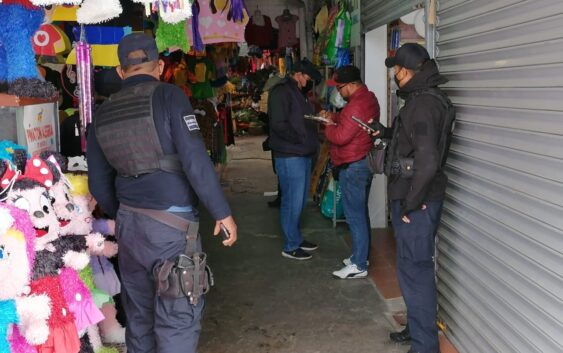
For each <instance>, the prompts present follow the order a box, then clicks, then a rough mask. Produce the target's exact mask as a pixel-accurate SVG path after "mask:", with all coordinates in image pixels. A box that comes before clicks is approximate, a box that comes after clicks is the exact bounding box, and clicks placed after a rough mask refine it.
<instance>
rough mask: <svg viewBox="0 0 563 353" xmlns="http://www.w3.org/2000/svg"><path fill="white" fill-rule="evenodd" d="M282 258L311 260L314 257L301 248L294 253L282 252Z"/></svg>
mask: <svg viewBox="0 0 563 353" xmlns="http://www.w3.org/2000/svg"><path fill="white" fill-rule="evenodd" d="M282 256H283V257H287V258H288V259H293V260H309V259H310V258H312V257H313V256H311V254H309V253H308V252H305V251H303V249H301V248H297V249H295V250H293V251H282Z"/></svg>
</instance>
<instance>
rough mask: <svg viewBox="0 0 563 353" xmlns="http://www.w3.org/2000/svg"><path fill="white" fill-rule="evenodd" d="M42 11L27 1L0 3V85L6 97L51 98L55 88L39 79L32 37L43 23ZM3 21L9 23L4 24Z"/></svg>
mask: <svg viewBox="0 0 563 353" xmlns="http://www.w3.org/2000/svg"><path fill="white" fill-rule="evenodd" d="M43 16H44V11H43V9H41V8H39V7H37V6H35V5H33V4H32V3H31V2H30V1H29V0H3V1H2V2H1V3H0V18H2V19H4V20H3V21H1V22H0V43H2V46H0V83H5V84H7V85H8V93H9V94H13V95H17V96H23V97H40V98H51V97H54V96H55V95H56V94H57V90H56V88H55V87H54V86H53V85H52V84H50V83H48V82H45V81H43V80H42V79H41V76H40V75H39V71H38V70H37V65H36V62H35V55H34V53H33V46H32V41H31V39H32V37H33V35H34V34H35V32H36V31H37V30H38V29H39V27H40V26H41V24H42V23H43ZM6 19H9V21H7V20H6Z"/></svg>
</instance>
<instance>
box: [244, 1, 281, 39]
mask: <svg viewBox="0 0 563 353" xmlns="http://www.w3.org/2000/svg"><path fill="white" fill-rule="evenodd" d="M273 31H274V29H273V27H272V20H271V19H270V17H268V16H264V15H262V13H261V12H260V10H256V11H255V12H254V15H252V18H251V19H250V21H249V22H248V24H247V25H246V30H245V32H244V38H245V40H246V42H247V43H248V45H257V46H259V47H261V48H268V47H270V44H271V43H272V38H273V36H274V33H273Z"/></svg>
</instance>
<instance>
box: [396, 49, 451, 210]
mask: <svg viewBox="0 0 563 353" xmlns="http://www.w3.org/2000/svg"><path fill="white" fill-rule="evenodd" d="M446 82H448V80H447V79H446V78H445V77H444V76H442V75H441V74H440V73H439V72H438V68H437V67H436V63H435V62H434V60H430V61H428V62H427V63H426V64H425V65H424V66H423V67H422V70H421V71H420V72H418V73H416V74H415V75H414V77H413V78H412V79H411V80H410V81H409V82H408V83H407V84H406V85H405V86H404V87H402V89H401V90H399V91H398V92H397V95H398V96H399V97H401V98H403V99H405V105H404V106H403V108H401V110H400V111H399V116H400V120H401V125H400V127H399V131H398V155H399V157H411V158H414V166H413V168H414V176H413V177H412V178H410V179H406V178H402V177H400V176H396V175H392V176H391V177H390V178H389V185H388V191H389V199H390V200H402V201H403V214H406V213H408V212H410V211H413V210H416V209H418V208H420V207H421V205H422V203H423V202H424V201H425V200H433V201H438V200H443V199H444V196H445V191H446V184H447V181H448V178H447V176H446V175H445V174H444V171H443V170H441V161H440V160H439V159H440V151H439V150H438V141H439V139H440V134H441V132H442V124H443V123H444V120H445V119H446V113H447V109H446V107H444V105H443V104H442V103H441V102H440V100H439V98H438V97H435V96H432V95H430V94H417V95H415V94H414V93H415V92H417V91H420V90H424V89H427V88H430V87H437V86H438V85H440V84H444V83H446ZM395 123H396V122H395Z"/></svg>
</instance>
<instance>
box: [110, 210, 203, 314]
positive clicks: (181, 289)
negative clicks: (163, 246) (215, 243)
mask: <svg viewBox="0 0 563 353" xmlns="http://www.w3.org/2000/svg"><path fill="white" fill-rule="evenodd" d="M120 207H121V208H123V209H129V210H131V211H133V212H137V213H141V214H144V215H146V216H148V217H151V218H152V219H154V220H156V221H158V222H161V223H164V224H166V225H168V226H170V227H173V228H175V229H178V230H181V231H186V240H187V244H186V249H185V250H184V253H183V254H180V255H178V256H177V257H176V258H175V259H172V260H170V259H167V260H164V261H162V262H161V263H159V264H157V265H156V266H155V267H154V268H153V276H154V280H155V287H156V288H155V289H156V293H157V294H158V295H159V296H161V297H165V298H173V299H176V298H183V297H186V298H188V300H189V301H190V303H191V304H192V305H196V304H197V303H198V301H199V298H200V297H201V296H202V295H203V294H205V293H207V292H208V291H209V289H210V288H211V286H213V284H214V283H213V274H212V273H211V269H210V268H209V266H207V255H206V254H205V253H204V252H200V251H198V250H197V237H198V230H199V223H197V222H190V221H188V220H186V219H184V218H182V217H179V216H176V215H174V214H172V213H170V212H166V211H158V210H150V209H144V208H134V207H129V206H126V205H123V204H122V205H121V206H120Z"/></svg>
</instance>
